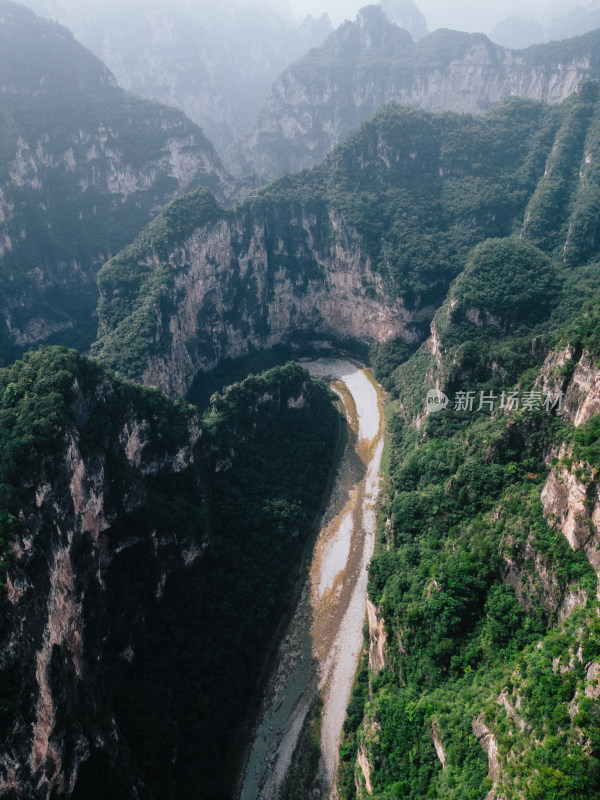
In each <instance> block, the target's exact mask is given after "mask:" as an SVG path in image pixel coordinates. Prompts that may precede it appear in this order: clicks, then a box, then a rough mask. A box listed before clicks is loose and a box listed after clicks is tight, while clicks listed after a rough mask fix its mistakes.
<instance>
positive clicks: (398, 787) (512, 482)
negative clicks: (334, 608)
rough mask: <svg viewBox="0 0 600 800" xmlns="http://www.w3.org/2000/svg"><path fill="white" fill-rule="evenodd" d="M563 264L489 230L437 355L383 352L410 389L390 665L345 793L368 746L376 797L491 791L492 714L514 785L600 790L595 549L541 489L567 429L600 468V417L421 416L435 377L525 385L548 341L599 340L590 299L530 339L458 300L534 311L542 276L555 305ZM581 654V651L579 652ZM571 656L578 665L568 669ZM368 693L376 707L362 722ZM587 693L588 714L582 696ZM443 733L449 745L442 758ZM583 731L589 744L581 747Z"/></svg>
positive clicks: (392, 529)
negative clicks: (493, 330) (470, 318)
mask: <svg viewBox="0 0 600 800" xmlns="http://www.w3.org/2000/svg"><path fill="white" fill-rule="evenodd" d="M506 263H510V264H511V265H514V268H513V271H512V276H513V278H512V279H513V280H514V282H515V284H514V286H515V287H518V286H520V287H521V288H520V289H517V288H515V291H514V292H512V294H513V297H512V305H511V304H509V303H507V304H506V305H503V296H502V290H501V289H500V284H501V279H500V278H499V277H498V274H497V270H498V268H499V267H501V266H503V265H504V264H506ZM494 267H495V269H494ZM592 272H593V270H592V271H591V272H590V275H589V279H592V274H591V273H592ZM523 276H526V277H525V279H524V277H523ZM538 276H539V277H538ZM552 276H553V268H552V266H551V263H550V261H549V259H548V258H547V257H546V256H545V255H544V254H543V253H540V251H539V250H537V249H535V248H531V247H530V245H528V244H527V243H523V242H515V241H513V240H502V241H488V242H485V243H483V244H482V245H480V246H479V247H478V248H476V250H475V251H474V253H473V254H472V257H471V259H470V261H469V264H468V267H467V270H465V273H464V274H463V275H461V277H460V279H459V280H458V281H457V282H456V284H455V287H454V288H453V290H452V291H453V292H454V296H455V297H456V298H457V299H458V304H456V303H455V304H454V305H453V306H452V312H453V313H452V315H449V316H448V317H447V318H446V316H445V315H446V310H445V309H443V310H442V312H441V313H440V314H439V318H440V329H441V337H440V338H441V343H440V352H439V362H438V363H436V361H435V360H434V358H433V357H432V355H431V352H430V349H429V348H428V347H426V346H424V347H422V348H420V349H419V350H418V351H417V352H415V353H413V354H412V355H411V356H409V358H408V360H405V361H404V362H403V363H401V364H400V366H396V365H395V363H394V361H393V360H392V359H390V360H389V361H388V362H387V363H388V365H389V366H388V369H389V370H392V372H391V374H390V373H389V372H388V375H387V376H385V374H384V375H383V376H382V377H383V379H384V380H386V381H388V382H389V385H390V387H391V391H392V392H393V396H394V397H395V398H397V401H394V403H393V405H392V407H391V408H390V409H389V410H388V421H387V436H388V441H387V458H386V462H385V463H386V482H385V491H384V493H383V496H382V500H381V513H380V517H379V519H380V523H381V524H380V529H379V540H380V545H379V547H378V550H377V552H376V554H375V557H374V559H373V561H372V562H371V565H370V567H369V593H370V596H371V599H372V600H373V602H374V603H376V604H377V606H378V608H379V610H380V613H381V615H382V617H383V618H384V620H385V629H386V633H387V634H388V636H387V639H388V665H387V667H386V668H385V669H384V670H383V671H382V672H380V673H379V675H373V674H371V675H370V679H369V692H368V695H365V694H363V693H362V690H361V689H358V690H355V691H356V693H355V695H354V697H353V700H352V703H351V706H350V708H349V711H348V713H349V716H348V721H347V726H348V727H349V729H350V732H349V733H347V737H346V739H345V741H344V744H343V747H342V751H341V753H342V759H344V758H345V759H346V760H345V761H344V760H343V765H344V766H343V769H342V777H343V781H342V782H343V786H344V791H345V794H344V797H347V798H351V797H354V789H353V784H351V782H350V776H353V775H354V769H355V758H356V753H357V751H358V747H359V744H361V746H362V747H363V748H364V752H365V754H366V756H367V757H368V758H369V760H370V763H371V766H372V769H371V780H372V782H373V785H374V787H375V792H374V796H375V797H377V798H388V797H396V796H399V797H415V798H416V797H419V798H420V797H431V798H434V797H440V798H441V797H443V798H444V799H446V798H456V799H458V798H461V800H470V799H471V798H480V797H483V796H484V795H485V794H487V792H488V791H489V789H490V788H491V783H490V781H489V779H488V778H487V772H488V765H487V758H486V757H485V754H484V753H483V750H482V749H481V747H480V745H479V744H478V742H477V739H476V738H475V735H474V733H473V729H472V723H473V720H475V719H476V718H478V717H480V715H482V716H481V718H482V719H484V720H485V722H486V724H487V725H488V726H489V727H490V728H491V730H492V732H493V735H494V736H495V738H496V741H497V742H498V748H499V755H498V757H499V760H500V765H501V767H500V769H501V772H500V776H501V777H500V779H501V784H500V787H499V789H498V792H499V793H501V794H502V795H503V796H506V797H507V798H511V799H512V798H517V797H522V796H527V797H529V796H531V797H539V798H548V800H549V798H560V797H565V798H566V797H576V798H584V797H590V798H594V797H597V796H598V794H597V786H598V774H599V773H598V761H597V760H596V747H597V744H596V742H597V735H596V732H595V727H594V726H595V725H596V724H597V714H598V712H597V709H596V706H597V701H592V700H590V699H589V698H586V697H585V670H584V664H585V663H588V662H589V661H591V660H593V659H595V658H597V655H598V653H600V648H599V646H598V642H597V638H598V630H597V629H598V624H597V620H596V610H595V602H594V601H593V598H594V597H595V594H596V587H597V578H596V575H595V573H594V570H593V569H592V568H591V565H590V563H589V561H588V559H587V558H586V556H585V554H584V553H583V552H582V551H581V550H580V551H574V550H573V549H572V548H571V547H570V546H569V544H568V542H567V541H566V539H565V537H564V535H563V533H562V531H561V530H560V528H553V527H549V524H548V521H547V520H546V518H545V516H544V512H543V507H542V503H541V502H540V494H541V490H542V487H543V486H544V483H545V478H546V476H547V475H548V470H549V467H548V463H547V461H546V459H547V454H548V453H549V452H552V451H553V449H557V448H558V447H559V446H560V445H561V444H562V443H563V442H566V443H571V442H572V447H573V462H578V461H580V460H583V461H586V462H588V463H589V465H590V467H589V468H588V471H587V473H586V474H587V477H588V479H589V480H590V481H591V480H593V476H594V473H592V471H591V467H592V466H595V467H596V468H598V465H599V463H600V462H599V461H598V452H597V451H598V437H599V430H598V418H596V417H594V418H592V419H591V420H590V421H589V422H587V423H586V424H585V425H582V426H581V427H580V428H578V429H576V430H575V429H573V426H572V425H571V424H570V423H567V422H565V421H563V420H560V419H558V418H556V417H555V416H554V415H553V414H551V413H546V411H544V410H543V409H540V410H539V411H537V412H528V411H526V410H524V409H519V410H516V411H515V410H513V411H506V410H498V408H497V407H496V411H495V412H494V413H490V411H489V410H486V409H485V408H484V409H482V410H480V411H479V412H477V410H476V408H474V410H473V411H472V412H465V411H457V410H455V409H454V408H453V405H452V404H450V406H449V407H448V408H447V409H446V410H445V411H442V412H439V413H437V414H432V415H430V416H428V417H427V418H426V420H424V422H423V423H422V427H421V428H420V430H415V428H414V425H411V421H412V420H413V419H414V416H415V415H416V414H417V413H422V409H423V404H424V399H425V392H426V390H427V389H428V388H430V387H431V383H432V374H433V376H434V377H437V378H438V380H440V381H441V386H442V388H443V389H444V390H445V391H446V392H448V393H450V394H451V390H452V389H459V388H465V389H466V388H469V389H474V390H475V389H476V390H477V392H479V391H480V390H483V391H490V390H493V389H497V388H499V387H500V386H502V385H504V386H506V387H507V388H510V387H513V388H515V387H516V388H518V389H520V390H524V389H527V388H530V387H531V386H532V385H534V382H535V381H536V379H537V377H538V375H539V367H540V365H541V361H542V359H543V358H544V356H545V354H546V353H547V350H546V349H545V347H544V345H542V342H544V341H545V342H547V343H548V344H547V345H546V346H553V347H558V348H563V347H564V346H565V341H569V342H570V343H572V344H571V346H572V348H573V351H574V352H575V353H576V354H578V353H581V352H582V350H583V349H585V348H586V345H589V347H590V349H592V350H594V352H595V348H596V345H595V341H596V338H597V324H598V313H597V308H596V306H595V304H594V303H592V302H590V303H588V304H587V305H585V304H584V307H583V308H582V309H581V310H580V311H579V313H578V315H577V317H576V319H572V320H571V321H570V322H569V326H568V328H565V327H564V326H563V327H556V328H554V329H553V330H551V331H547V332H546V333H545V335H542V334H538V333H537V330H539V329H535V328H532V331H533V333H532V334H531V335H530V336H521V337H520V336H515V335H514V334H512V335H511V334H510V332H509V331H504V332H502V334H501V335H486V334H485V332H481V333H480V334H479V335H476V336H475V337H474V338H473V339H472V340H469V341H465V339H464V338H463V337H464V335H465V333H467V335H468V334H469V333H471V330H470V328H466V327H465V325H464V323H463V322H462V321H461V320H460V314H459V309H460V307H461V305H464V306H467V307H479V308H488V309H489V310H490V312H491V309H494V311H495V312H496V313H497V314H499V315H500V314H503V313H504V314H506V315H510V314H511V313H512V310H513V307H514V306H517V307H519V308H520V306H519V303H520V302H521V298H522V297H524V298H526V300H525V303H524V305H523V307H522V308H521V314H522V315H523V316H524V317H525V318H527V313H528V309H527V308H526V303H529V305H532V304H533V305H534V304H535V302H536V298H537V297H538V296H539V295H540V293H541V289H540V286H539V284H541V285H542V286H544V285H545V287H546V288H545V291H546V292H547V296H546V301H545V304H546V306H548V305H549V304H550V302H551V296H550V292H551V289H550V287H551V286H552V283H551V281H552V280H553V277H552ZM585 280H588V278H587V277H586V278H585V279H584V281H585ZM538 281H539V283H538ZM545 282H547V283H545ZM582 285H583V284H582ZM508 293H509V294H510V293H511V283H510V282H509V284H508ZM571 297H574V291H573V289H571V288H568V289H567V290H566V292H565V293H564V294H563V295H562V297H561V295H560V294H557V295H556V296H555V297H554V302H555V303H558V304H559V308H558V309H557V313H555V317H556V318H557V319H561V313H562V311H560V303H561V301H562V300H563V298H566V301H565V302H569V303H570V302H571ZM563 311H564V309H563ZM543 313H544V314H545V315H548V313H549V311H548V309H547V308H546V309H544V312H543ZM534 314H535V312H534ZM515 316H516V315H515ZM442 317H443V318H444V319H443V321H442ZM532 319H534V316H532ZM436 324H437V320H436ZM472 327H475V326H472ZM392 352H393V351H392ZM576 357H578V356H577V355H576ZM384 363H386V362H384ZM492 364H493V365H494V366H493V368H492ZM572 371H573V370H572V368H571V370H570V371H569V372H568V373H565V376H564V380H565V381H566V382H568V381H569V380H570V378H571V376H572ZM424 375H426V376H427V377H426V378H425V380H424V377H423V376H424ZM469 381H470V382H471V384H470V385H468V386H467V385H466V383H468V382H469ZM538 385H539V384H538ZM550 521H552V520H550ZM573 590H583V592H584V593H585V594H586V595H587V596H588V598H590V599H589V600H588V606H587V608H581V609H579V610H578V611H576V612H573V614H572V615H571V617H570V618H569V619H568V621H567V622H565V623H563V624H562V626H561V627H555V626H557V614H558V611H559V609H560V604H561V602H562V599H563V598H564V597H565V596H566V595H567V594H568V593H569V592H570V591H573ZM594 620H596V621H594ZM577 652H581V653H582V660H578V659H575V660H574V661H573V659H572V655H573V654H576V653H577ZM557 657H558V658H559V660H560V665H563V666H565V667H568V668H565V669H563V668H562V667H561V668H560V669H559V667H557V664H556V659H557ZM569 664H571V666H570V667H569V666H568V665H569ZM363 696H367V697H368V703H367V704H366V705H365V707H364V712H363V724H362V725H361V723H360V721H358V727H356V726H357V719H356V716H357V712H358V711H359V709H360V707H361V703H362V702H363V701H362V698H363ZM503 697H504V698H506V702H507V703H508V704H509V705H508V706H505V704H504V701H503V700H502V698H503ZM574 698H575V702H576V703H577V708H578V709H579V711H578V712H577V713H576V714H574V713H573V708H572V706H570V705H569V704H570V703H571V702H572V701H574ZM506 708H512V709H518V710H517V711H514V712H510V713H509V712H508V711H507V710H506ZM511 714H513V716H511ZM355 729H356V730H355ZM557 731H558V732H557ZM434 735H435V737H436V739H437V740H438V742H439V743H441V745H442V747H443V748H444V752H445V758H446V766H445V769H443V770H442V769H440V765H439V762H438V761H437V759H436V755H435V751H434V750H433V745H432V739H433V737H434ZM582 736H583V737H584V739H585V741H587V742H589V747H588V749H587V750H585V749H584V750H581V749H580V747H579V744H578V742H581V741H582V738H581V737H582Z"/></svg>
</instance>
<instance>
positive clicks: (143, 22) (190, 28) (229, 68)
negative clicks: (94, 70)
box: [26, 0, 331, 152]
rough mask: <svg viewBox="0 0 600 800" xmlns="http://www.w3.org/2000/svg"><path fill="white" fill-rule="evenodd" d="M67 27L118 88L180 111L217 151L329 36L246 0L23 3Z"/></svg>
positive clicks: (313, 24) (325, 26) (323, 28)
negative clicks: (286, 73) (288, 70)
mask: <svg viewBox="0 0 600 800" xmlns="http://www.w3.org/2000/svg"><path fill="white" fill-rule="evenodd" d="M26 5H28V6H29V7H30V8H32V9H33V10H34V11H36V12H37V13H39V14H42V15H43V16H45V17H50V18H51V19H54V20H57V21H58V22H60V23H62V24H63V25H66V26H67V27H68V28H70V29H71V30H72V31H73V33H74V34H75V36H76V37H77V39H78V40H79V41H80V42H82V43H83V44H84V45H85V46H86V47H89V48H90V50H91V51H92V52H93V53H94V54H95V55H96V56H98V58H101V59H102V60H103V61H104V63H105V64H107V65H108V67H109V69H110V70H111V71H112V72H113V74H114V75H115V77H116V79H117V81H118V83H119V86H121V87H122V88H124V89H127V90H128V91H131V92H135V94H138V95H140V96H142V97H146V98H149V99H153V100H158V101H159V102H161V103H165V104H166V105H169V106H175V107H176V108H179V109H181V110H182V111H184V112H185V114H186V115H187V116H188V117H189V118H190V119H191V120H193V121H194V122H195V123H196V124H197V125H199V126H200V127H202V129H203V130H204V132H205V133H206V135H207V136H208V138H209V139H210V141H211V142H213V143H214V144H215V146H216V147H217V149H218V150H219V151H220V152H221V151H223V150H224V149H225V148H226V147H227V146H228V145H230V144H231V143H232V142H233V140H234V138H237V137H238V136H239V135H241V134H242V132H243V131H245V130H246V128H247V127H248V126H249V125H250V123H251V122H252V120H253V118H254V116H255V114H256V112H257V111H258V109H259V108H260V105H261V104H262V103H263V102H264V98H265V97H266V96H267V93H268V91H269V88H270V86H271V84H272V83H273V81H274V80H275V78H276V77H277V75H278V74H279V72H281V70H282V69H284V68H285V67H286V66H287V65H288V64H290V63H291V62H292V61H294V60H295V59H297V58H300V57H301V56H302V55H304V53H306V52H307V51H308V50H310V49H311V48H312V47H316V46H318V45H320V44H321V43H322V42H323V40H324V39H325V38H326V37H327V36H328V34H329V33H330V32H331V24H330V22H329V19H328V18H327V16H326V15H323V16H322V17H321V19H319V20H314V19H312V17H308V18H307V19H306V20H305V21H304V23H303V24H302V25H300V26H297V25H296V24H295V23H294V22H293V20H291V19H288V18H287V17H284V15H283V14H282V13H281V3H279V2H278V3H275V4H273V8H274V9H276V11H277V13H276V12H275V11H273V10H271V9H270V8H268V7H265V6H263V8H262V9H261V8H259V7H258V4H244V3H242V2H236V0H234V2H220V3H218V4H215V3H208V2H197V3H196V2H194V3H192V2H187V3H186V2H177V3H173V2H166V1H165V0H151V2H141V1H140V0H128V2H127V3H114V2H100V0H69V1H68V2H65V0H28V2H27V3H26Z"/></svg>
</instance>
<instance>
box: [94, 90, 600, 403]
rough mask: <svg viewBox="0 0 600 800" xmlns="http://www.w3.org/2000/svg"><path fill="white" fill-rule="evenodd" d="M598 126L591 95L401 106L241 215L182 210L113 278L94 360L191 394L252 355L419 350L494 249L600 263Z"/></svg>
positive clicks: (154, 229) (213, 207) (194, 201)
mask: <svg viewBox="0 0 600 800" xmlns="http://www.w3.org/2000/svg"><path fill="white" fill-rule="evenodd" d="M599 113H600V105H599V104H598V87H597V84H595V83H592V82H589V83H588V84H586V85H585V86H584V87H583V88H582V91H581V92H579V93H578V94H576V95H574V96H572V97H571V98H569V99H568V100H566V101H565V102H564V103H563V104H561V105H560V106H556V107H550V106H544V105H542V104H540V103H535V102H532V101H527V100H520V99H516V98H513V99H511V100H510V101H507V102H506V103H505V104H503V105H499V106H497V107H494V108H493V109H491V110H490V111H489V112H488V113H487V114H484V115H482V116H479V117H473V116H468V115H457V114H450V113H444V114H438V115H434V114H428V113H427V112H424V111H421V110H418V109H409V108H402V107H399V106H389V107H386V108H385V109H382V110H381V111H380V112H378V114H376V115H375V116H374V117H373V118H372V119H371V120H370V121H369V122H367V123H365V124H364V125H363V127H362V128H361V129H360V130H359V131H358V132H357V133H355V134H353V135H352V136H351V137H349V139H348V140H347V141H346V142H344V143H343V144H342V145H340V146H339V147H338V148H336V149H335V150H334V151H333V152H332V153H331V155H330V156H328V158H327V159H325V161H324V162H323V163H322V164H321V165H320V166H319V167H316V168H314V169H313V170H311V171H305V172H301V173H298V174H297V175H295V176H287V177H284V178H281V179H280V180H278V181H276V182H275V183H273V184H272V185H271V186H269V187H268V188H266V189H265V190H263V191H261V192H257V193H255V194H253V195H252V196H251V197H249V198H247V199H246V200H245V201H244V202H243V203H242V204H241V205H240V206H238V207H236V208H235V209H233V210H231V211H227V210H224V209H222V208H220V207H219V206H218V205H217V204H216V203H215V202H214V200H212V199H211V198H210V195H209V194H207V193H206V192H197V193H196V194H194V195H189V196H186V197H185V198H181V199H180V200H177V201H175V203H174V204H173V205H172V206H170V207H169V208H168V209H166V210H165V212H164V213H163V214H162V215H161V216H160V217H159V218H158V219H157V220H155V221H154V222H153V223H152V224H151V225H150V226H149V227H148V228H147V229H146V230H145V231H144V232H143V233H142V234H141V235H140V237H138V239H137V240H136V242H135V243H134V244H133V245H132V246H131V247H129V248H127V249H125V250H124V251H123V252H122V253H120V254H119V255H118V256H116V257H115V258H114V259H113V260H112V261H110V262H109V263H108V264H106V265H105V266H104V268H103V269H102V271H101V273H100V276H99V282H100V291H101V301H100V306H99V316H100V331H99V333H100V335H99V342H98V344H97V347H96V352H97V353H98V355H99V356H100V357H101V358H102V359H105V360H106V361H107V362H108V363H109V364H111V365H112V366H113V367H115V368H117V369H119V370H121V371H122V372H123V373H124V374H127V375H129V376H131V377H134V378H136V379H138V380H139V379H143V380H145V381H146V382H148V383H151V384H153V385H157V386H160V387H162V388H164V389H166V390H167V391H168V392H170V393H174V394H179V395H183V394H185V392H186V391H187V389H189V386H190V385H191V382H192V380H193V378H194V376H195V374H196V373H197V371H198V369H210V368H211V367H212V366H214V365H215V364H216V363H218V362H219V361H220V360H221V359H222V358H225V357H236V356H240V355H244V354H245V353H247V352H248V351H249V350H251V349H259V350H260V349H265V348H268V347H272V346H273V345H274V344H280V343H289V342H290V341H294V340H295V341H305V340H306V339H307V338H311V337H312V338H315V337H317V338H318V337H323V336H325V337H333V338H335V339H337V340H347V339H351V338H354V339H358V340H361V341H371V342H373V341H385V340H387V339H393V338H400V339H403V340H404V341H405V342H406V343H407V344H411V345H412V344H415V343H418V342H419V341H421V340H422V339H423V338H425V337H426V336H427V335H428V332H429V323H430V322H431V319H432V318H433V314H434V312H435V309H436V308H437V307H438V306H439V305H440V304H441V302H442V301H443V299H444V297H445V295H446V293H447V290H448V286H449V283H450V282H451V281H452V280H453V278H455V276H456V275H458V274H459V273H460V272H461V271H462V270H463V268H464V265H465V263H466V259H467V255H468V252H469V250H470V249H471V248H472V247H474V246H475V245H476V244H478V243H479V242H480V241H482V240H484V239H486V238H488V237H506V236H509V235H511V234H512V233H513V232H514V231H518V232H519V231H520V232H521V233H522V235H523V236H524V237H525V238H526V239H527V240H529V241H531V242H532V244H535V245H536V246H538V247H540V248H541V249H542V250H543V251H544V252H546V253H547V254H554V253H556V254H559V257H560V258H563V257H564V258H566V259H567V260H568V261H569V262H573V263H574V262H575V261H579V260H581V259H586V258H589V257H591V255H593V254H594V253H595V252H597V248H598V244H599V242H600V240H599V239H598V232H597V230H596V227H597V224H598V216H597V213H596V203H597V195H598V182H597V178H596V177H595V171H596V163H597V158H598V156H597V153H598V142H597V136H598V130H599V127H598V126H599V121H598V120H599V117H598V115H599ZM580 173H581V174H580ZM498 291H499V292H501V291H502V288H501V287H499V289H498Z"/></svg>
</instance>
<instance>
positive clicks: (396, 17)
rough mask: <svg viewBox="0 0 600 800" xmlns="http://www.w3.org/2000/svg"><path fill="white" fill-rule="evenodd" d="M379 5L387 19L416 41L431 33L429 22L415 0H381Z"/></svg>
mask: <svg viewBox="0 0 600 800" xmlns="http://www.w3.org/2000/svg"><path fill="white" fill-rule="evenodd" d="M379 5H380V7H381V9H382V11H383V12H384V14H385V15H386V17H387V18H388V19H389V20H391V22H393V23H394V25H398V27H399V28H404V30H405V31H408V32H409V33H410V35H411V36H412V37H413V39H415V41H416V40H417V39H422V38H423V37H424V36H427V34H428V33H429V29H428V27H427V21H426V19H425V17H424V16H423V14H422V13H421V11H419V9H418V8H417V6H416V5H415V4H414V3H413V0H379Z"/></svg>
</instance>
